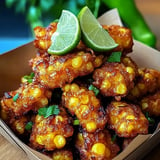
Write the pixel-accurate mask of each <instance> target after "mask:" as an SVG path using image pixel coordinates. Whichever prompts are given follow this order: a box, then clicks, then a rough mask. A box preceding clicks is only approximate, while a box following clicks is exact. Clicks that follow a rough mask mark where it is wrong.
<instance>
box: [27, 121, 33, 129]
mask: <svg viewBox="0 0 160 160" xmlns="http://www.w3.org/2000/svg"><path fill="white" fill-rule="evenodd" d="M32 126H33V122H31V121H30V122H28V123H27V124H26V125H25V129H26V130H27V131H28V130H31V129H32Z"/></svg>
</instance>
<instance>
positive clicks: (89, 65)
mask: <svg viewBox="0 0 160 160" xmlns="http://www.w3.org/2000/svg"><path fill="white" fill-rule="evenodd" d="M86 69H87V70H88V71H90V70H92V69H93V65H92V63H91V62H88V63H87V66H86Z"/></svg>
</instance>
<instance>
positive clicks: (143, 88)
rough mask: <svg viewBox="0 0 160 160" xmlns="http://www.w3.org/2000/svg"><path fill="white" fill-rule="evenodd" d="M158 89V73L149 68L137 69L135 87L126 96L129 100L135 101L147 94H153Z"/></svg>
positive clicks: (159, 80) (159, 77)
mask: <svg viewBox="0 0 160 160" xmlns="http://www.w3.org/2000/svg"><path fill="white" fill-rule="evenodd" d="M159 88H160V72H159V71H157V70H154V69H149V68H139V69H138V77H137V78H136V82H135V86H134V88H133V89H131V91H130V92H129V95H128V96H127V98H128V99H130V100H136V99H138V98H141V97H143V96H145V95H146V94H149V93H154V92H155V91H156V90H157V89H159Z"/></svg>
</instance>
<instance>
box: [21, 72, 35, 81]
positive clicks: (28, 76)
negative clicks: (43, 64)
mask: <svg viewBox="0 0 160 160" xmlns="http://www.w3.org/2000/svg"><path fill="white" fill-rule="evenodd" d="M34 76H35V74H34V72H31V73H30V75H25V76H24V77H23V78H24V79H26V80H27V82H28V83H32V81H33V78H34Z"/></svg>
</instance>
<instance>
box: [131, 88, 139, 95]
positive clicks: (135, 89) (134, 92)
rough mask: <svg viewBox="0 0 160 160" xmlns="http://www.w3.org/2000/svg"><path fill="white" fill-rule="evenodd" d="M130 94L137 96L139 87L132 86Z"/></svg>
mask: <svg viewBox="0 0 160 160" xmlns="http://www.w3.org/2000/svg"><path fill="white" fill-rule="evenodd" d="M131 94H132V95H133V96H139V89H138V87H134V88H133V89H132V90H131Z"/></svg>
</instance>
